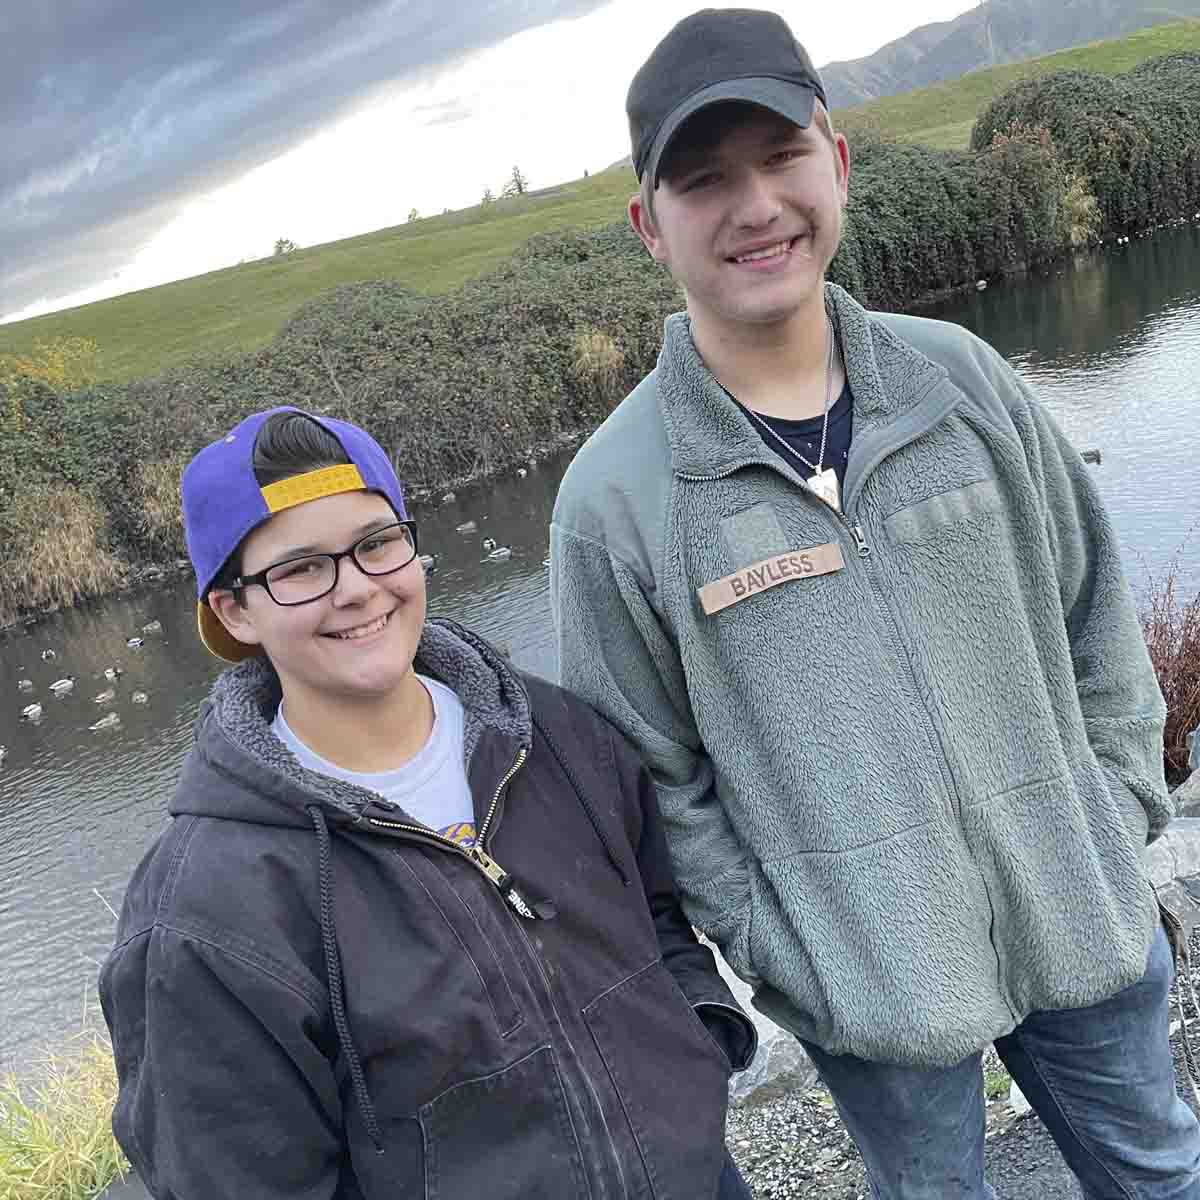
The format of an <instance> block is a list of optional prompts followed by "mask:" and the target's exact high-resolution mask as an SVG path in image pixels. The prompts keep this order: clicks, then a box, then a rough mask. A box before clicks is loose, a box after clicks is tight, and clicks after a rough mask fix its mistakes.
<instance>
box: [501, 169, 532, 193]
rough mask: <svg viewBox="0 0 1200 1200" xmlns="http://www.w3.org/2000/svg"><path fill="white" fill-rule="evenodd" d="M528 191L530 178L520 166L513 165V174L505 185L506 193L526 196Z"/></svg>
mask: <svg viewBox="0 0 1200 1200" xmlns="http://www.w3.org/2000/svg"><path fill="white" fill-rule="evenodd" d="M527 191H529V180H528V179H526V178H525V176H524V175H522V174H521V168H520V167H513V169H512V174H511V175H510V176H509V177H508V182H507V183H506V184H505V185H504V195H506V196H524V195H525V193H526V192H527Z"/></svg>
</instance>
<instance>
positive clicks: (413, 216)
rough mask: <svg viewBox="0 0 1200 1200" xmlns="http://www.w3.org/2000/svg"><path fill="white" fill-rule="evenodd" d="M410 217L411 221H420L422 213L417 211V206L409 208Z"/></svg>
mask: <svg viewBox="0 0 1200 1200" xmlns="http://www.w3.org/2000/svg"><path fill="white" fill-rule="evenodd" d="M408 219H409V220H410V221H419V220H420V219H421V214H420V213H419V212H417V210H416V209H415V208H410V209H409V210H408Z"/></svg>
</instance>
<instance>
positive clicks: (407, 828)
mask: <svg viewBox="0 0 1200 1200" xmlns="http://www.w3.org/2000/svg"><path fill="white" fill-rule="evenodd" d="M528 757H529V751H528V750H527V749H526V748H525V747H524V746H522V747H521V749H520V750H519V751H518V752H517V757H516V760H515V761H514V762H513V765H512V766H511V767H509V768H508V770H507V771H506V772H505V773H504V776H503V778H502V779H501V780H500V782H499V783H498V784H497V785H496V791H495V793H494V794H493V796H492V802H491V804H490V805H489V806H488V810H487V814H486V816H485V817H484V818H483V823H482V824H481V825H480V826H479V830H478V832H477V833H476V835H475V845H474V846H472V847H471V848H470V849H469V850H464V849H463V848H462V847H461V846H460V845H459V844H458V843H457V842H452V841H451V840H450V839H449V838H446V837H442V835H441V834H440V833H434V832H433V830H431V829H426V828H425V827H424V826H423V825H409V824H407V823H405V822H403V821H382V820H380V819H379V818H378V817H368V818H367V821H368V823H369V824H371V825H375V826H377V827H378V828H380V829H393V830H395V831H397V832H398V833H411V834H413V835H415V836H416V837H418V838H419V839H420V840H421V841H426V842H435V843H437V844H438V845H439V846H443V847H445V848H446V849H447V850H451V851H453V852H454V853H455V854H460V855H462V856H463V857H464V858H466V859H468V860H469V861H470V862H471V863H472V864H473V865H474V866H475V867H477V868H478V869H479V870H480V871H482V872H483V874H484V875H485V876H486V877H487V878H488V880H489V881H490V882H491V884H492V886H493V887H495V889H496V890H497V891H498V892H499V893H500V895H501V896H503V897H504V899H505V901H506V902H507V903H508V905H509V907H511V908H512V909H513V910H514V911H515V912H517V913H518V914H520V915H521V916H522V917H525V918H526V920H529V921H537V920H540V919H542V917H543V913H541V912H538V911H537V908H538V907H540V906H535V905H532V904H530V903H529V902H528V901H527V900H526V899H525V897H524V896H523V895H522V894H521V892H520V890H519V889H518V888H517V886H516V883H515V881H514V880H513V877H512V875H511V874H509V872H508V871H506V870H505V869H504V868H503V867H502V866H501V865H500V864H499V863H498V862H497V861H496V860H495V859H494V858H493V857H492V856H491V855H490V854H489V853H488V852H487V851H486V850H485V849H484V848H483V841H484V838H485V837H486V836H487V831H488V828H489V826H490V825H491V823H492V820H493V818H494V817H495V815H496V810H497V808H499V806H500V797H501V796H502V795H503V793H504V789H505V788H506V787H507V786H508V785H509V783H510V782H511V781H512V778H513V776H514V775H516V773H517V772H518V771H519V770H520V769H521V767H522V766H523V765H524V763H525V760H526V759H527V758H528Z"/></svg>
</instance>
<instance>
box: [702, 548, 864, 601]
mask: <svg viewBox="0 0 1200 1200" xmlns="http://www.w3.org/2000/svg"><path fill="white" fill-rule="evenodd" d="M845 565H846V560H845V559H844V558H842V548H841V546H839V545H838V544H837V542H827V543H826V544H825V545H823V546H810V547H809V548H808V549H807V550H789V551H787V552H786V553H785V554H776V555H774V556H772V557H771V558H764V559H763V560H762V562H757V563H754V564H753V565H752V566H749V567H743V568H742V569H741V570H740V571H735V572H734V573H733V574H732V575H726V576H725V578H724V579H714V580H713V582H712V583H706V584H705V585H704V586H703V587H702V588H697V589H696V594H697V595H698V596H699V597H700V604H701V606H702V607H703V609H704V611H705V613H706V614H707V615H708V616H710V617H711V616H712V615H713V613H719V612H720V611H721V610H722V609H723V608H728V607H729V606H730V605H731V604H736V603H737V602H738V601H739V600H745V599H746V598H747V597H749V596H756V595H758V593H759V592H765V591H766V590H767V588H773V587H778V586H779V585H780V584H781V583H790V582H792V581H793V580H795V579H808V578H810V577H811V576H814V575H830V574H832V573H833V572H834V571H840V570H841V569H842V568H843V567H844V566H845Z"/></svg>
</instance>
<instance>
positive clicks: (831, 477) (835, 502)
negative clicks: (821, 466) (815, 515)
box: [808, 467, 842, 512]
mask: <svg viewBox="0 0 1200 1200" xmlns="http://www.w3.org/2000/svg"><path fill="white" fill-rule="evenodd" d="M808 486H809V489H810V490H811V492H812V493H813V495H814V496H817V497H819V498H820V499H821V500H824V501H825V503H826V504H828V505H829V507H830V508H832V509H833V510H834V512H841V511H842V507H841V499H840V497H839V495H838V477H837V472H836V471H835V470H834V469H833V468H832V467H826V468H825V470H823V471H818V472H816V474H815V475H813V476H811V477H810V479H809V480H808Z"/></svg>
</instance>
